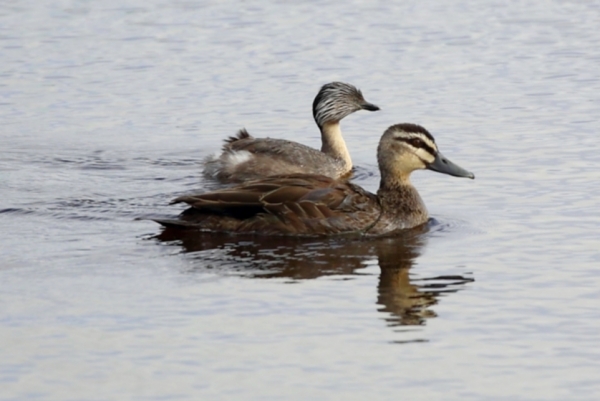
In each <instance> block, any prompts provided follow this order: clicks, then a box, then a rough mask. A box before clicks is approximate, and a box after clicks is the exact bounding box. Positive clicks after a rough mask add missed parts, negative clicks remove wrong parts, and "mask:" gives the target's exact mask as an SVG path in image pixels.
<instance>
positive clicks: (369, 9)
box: [0, 0, 600, 400]
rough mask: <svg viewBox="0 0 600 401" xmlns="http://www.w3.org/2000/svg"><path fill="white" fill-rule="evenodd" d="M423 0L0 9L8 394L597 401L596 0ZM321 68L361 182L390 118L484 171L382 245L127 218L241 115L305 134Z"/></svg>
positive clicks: (418, 178) (186, 182) (243, 120)
mask: <svg viewBox="0 0 600 401" xmlns="http://www.w3.org/2000/svg"><path fill="white" fill-rule="evenodd" d="M438 3H439V4H438ZM438 3H436V4H433V3H431V4H425V3H423V2H418V1H405V2H402V4H396V5H392V4H391V3H390V2H383V1H381V2H373V1H368V2H367V1H355V2H344V3H339V4H338V5H333V4H330V3H328V2H321V1H311V2H304V3H302V4H298V5H291V4H287V3H285V2H263V3H261V4H251V3H248V2H222V1H219V2H217V1H214V2H191V1H173V2H164V1H158V0H150V1H135V0H132V1H125V2H122V1H121V2H115V1H104V2H87V1H47V2H42V3H40V2H34V1H26V0H23V1H6V2H3V3H2V4H1V5H0V55H1V60H2V63H1V64H0V121H2V127H1V128H0V132H1V134H0V149H1V150H0V193H1V194H2V201H1V203H0V224H1V225H2V230H1V231H0V244H1V245H0V246H1V253H0V388H1V391H0V399H2V400H26V399H27V400H29V399H40V400H107V399H132V400H133V399H136V400H140V399H148V400H152V399H161V400H163V399H166V400H198V399H211V400H216V399H247V400H265V399H273V400H275V399H278V400H279V399H288V400H306V399H331V400H339V399H348V400H364V399H367V398H368V399H398V397H400V398H402V399H410V400H450V399H452V400H483V399H485V400H501V399H503V400H504V399H505V400H567V399H568V400H596V399H597V398H598V394H600V381H599V380H598V377H600V376H599V375H600V337H599V336H598V332H599V331H600V308H598V298H599V296H600V243H599V240H598V227H599V226H600V204H599V203H600V202H599V199H600V185H599V184H600V169H598V165H599V163H600V153H599V152H598V148H599V146H598V143H599V142H598V123H597V118H598V115H600V78H599V74H598V65H600V51H599V50H598V49H600V30H598V22H599V21H600V2H599V1H551V0H546V1H543V0H537V1H536V0H532V1H527V2H510V3H506V2H500V1H494V2H486V3H485V4H484V3H481V2H479V1H474V0H473V1H469V0H467V1H458V0H456V1H446V2H438ZM332 80H342V81H346V82H350V83H353V84H355V85H357V86H358V87H360V88H361V89H362V90H363V93H364V95H365V97H366V98H367V99H368V100H369V101H371V102H373V103H375V104H377V105H379V106H380V107H381V109H382V110H381V111H380V112H377V113H366V112H362V113H361V112H359V113H356V114H354V115H352V116H350V117H348V118H347V119H345V120H344V121H343V124H342V126H343V130H344V135H345V137H346V138H347V141H348V145H349V147H350V150H351V153H352V155H353V158H354V162H355V164H356V165H357V166H358V172H357V176H356V182H358V183H359V184H361V185H363V186H365V187H366V188H368V189H370V190H376V188H377V185H378V180H379V178H378V177H379V173H378V171H377V167H376V162H375V149H376V145H377V142H378V140H379V137H380V135H381V133H382V132H383V131H384V129H385V128H386V127H388V126H389V125H391V124H393V123H399V122H414V123H420V124H422V125H424V126H425V127H427V128H428V129H429V130H430V131H431V132H432V133H433V134H434V135H435V136H436V139H437V142H438V144H439V147H440V149H441V151H442V152H443V153H444V154H445V155H446V156H447V157H448V158H450V159H451V160H453V161H454V162H456V163H457V164H459V165H461V166H463V167H464V168H466V169H468V170H471V171H473V172H475V175H476V177H477V179H476V180H474V181H470V180H464V179H457V178H454V177H449V176H444V175H441V174H434V173H432V172H430V171H427V172H418V173H415V174H414V182H415V185H416V186H417V187H418V188H419V191H420V192H421V195H422V196H423V198H424V200H425V202H426V204H427V205H428V208H429V210H430V212H431V215H432V217H433V218H434V220H432V222H431V223H430V224H429V225H428V226H427V227H422V228H420V229H417V230H412V231H410V232H407V233H406V234H405V235H403V236H401V237H399V238H394V239H381V240H373V241H350V240H342V239H332V240H323V241H321V240H305V241H300V240H291V239H289V240H269V239H260V238H253V237H247V238H242V237H240V238H236V237H229V236H204V237H202V236H196V237H191V238H184V239H180V240H173V239H172V238H166V237H164V236H162V237H159V238H156V235H158V234H159V233H160V229H159V227H157V225H156V224H154V223H152V222H149V221H139V220H135V219H136V218H138V217H142V216H150V215H152V216H174V215H176V214H177V213H178V212H179V211H180V210H181V207H178V206H169V205H168V202H169V200H170V199H172V198H173V197H175V196H177V195H180V194H184V193H190V192H194V191H201V190H203V189H207V188H209V187H210V186H211V183H209V182H205V181H204V180H203V178H202V177H201V174H200V162H201V160H202V158H204V157H205V156H207V155H208V154H210V153H212V152H215V151H217V150H218V149H219V147H220V146H221V140H222V138H223V137H225V136H227V135H231V134H233V133H234V132H235V131H236V130H237V129H238V128H241V127H246V128H247V129H248V130H249V131H250V132H251V133H253V134H255V135H257V136H273V137H281V138H288V139H294V140H298V141H301V142H303V143H306V144H309V145H312V146H315V147H318V146H319V134H318V131H317V129H316V127H315V125H314V122H313V121H312V116H311V112H310V111H311V108H310V106H311V103H312V100H313V97H314V96H315V94H316V92H317V90H318V88H319V87H320V85H322V84H323V83H326V82H329V81H332Z"/></svg>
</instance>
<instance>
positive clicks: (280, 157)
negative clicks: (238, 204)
mask: <svg viewBox="0 0 600 401" xmlns="http://www.w3.org/2000/svg"><path fill="white" fill-rule="evenodd" d="M204 174H205V175H206V176H208V177H210V178H217V179H219V180H221V181H225V182H245V181H248V180H255V179H259V178H264V177H271V176H275V175H288V174H320V175H324V176H327V177H332V178H341V177H343V176H345V175H348V174H349V171H348V168H347V166H346V164H345V162H344V161H343V160H341V159H336V158H334V157H332V156H330V155H328V154H325V153H323V152H321V151H319V150H317V149H313V148H311V147H309V146H306V145H303V144H300V143H297V142H293V141H288V140H285V139H274V138H254V137H253V136H251V135H250V134H248V132H247V131H246V130H241V131H240V132H239V133H238V134H237V136H235V137H230V138H229V139H227V140H226V143H225V145H224V146H223V153H222V154H221V155H220V156H218V157H213V158H211V159H208V160H207V161H206V162H205V168H204Z"/></svg>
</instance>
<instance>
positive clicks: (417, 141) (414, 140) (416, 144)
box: [410, 138, 423, 148]
mask: <svg viewBox="0 0 600 401" xmlns="http://www.w3.org/2000/svg"><path fill="white" fill-rule="evenodd" d="M410 144H411V145H412V146H414V147H415V148H420V147H421V146H423V141H422V140H420V139H419V138H412V139H411V140H410Z"/></svg>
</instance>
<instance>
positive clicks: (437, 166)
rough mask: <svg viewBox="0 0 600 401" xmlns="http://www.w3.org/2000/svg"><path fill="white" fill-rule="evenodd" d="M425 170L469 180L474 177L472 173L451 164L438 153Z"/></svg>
mask: <svg viewBox="0 0 600 401" xmlns="http://www.w3.org/2000/svg"><path fill="white" fill-rule="evenodd" d="M427 168H428V169H429V170H433V171H437V172H438V173H444V174H449V175H453V176H455V177H466V178H471V179H474V178H475V175H474V174H473V173H471V172H470V171H467V170H465V169H464V168H462V167H460V166H458V165H456V164H454V163H452V162H451V161H450V160H448V159H446V157H445V156H444V155H443V154H441V153H440V152H438V154H437V156H436V157H435V160H434V161H433V163H431V164H429V165H428V166H427Z"/></svg>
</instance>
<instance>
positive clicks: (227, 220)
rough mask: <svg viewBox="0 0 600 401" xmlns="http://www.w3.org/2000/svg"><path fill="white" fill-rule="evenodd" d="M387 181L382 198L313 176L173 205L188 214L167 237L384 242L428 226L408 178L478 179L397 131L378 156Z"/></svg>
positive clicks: (170, 223)
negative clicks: (429, 174) (431, 174)
mask: <svg viewBox="0 0 600 401" xmlns="http://www.w3.org/2000/svg"><path fill="white" fill-rule="evenodd" d="M377 160H378V163H379V170H380V172H381V181H380V185H379V190H378V191H377V194H372V193H370V192H368V191H366V190H364V189H363V188H361V187H359V186H358V185H355V184H352V183H350V182H342V181H339V180H335V179H333V178H331V177H326V176H323V175H315V174H291V175H281V176H275V177H268V178H264V179H260V180H255V181H251V182H248V183H246V184H242V185H238V186H235V187H232V188H226V189H221V190H217V191H213V192H207V193H204V194H201V195H190V196H181V197H179V198H177V199H175V200H174V201H173V202H172V203H186V204H188V205H189V206H190V207H189V208H188V209H187V210H185V211H184V212H182V213H181V215H180V216H179V218H177V219H173V220H155V221H157V222H158V223H160V224H162V225H163V226H165V227H167V229H174V230H200V231H205V232H206V231H208V232H228V233H245V234H249V233H250V234H261V235H279V236H331V235H352V234H354V235H359V236H382V235H389V234H392V233H394V232H397V231H399V230H404V229H409V228H412V227H416V226H419V225H421V224H423V223H425V222H427V219H428V215H427V209H426V208H425V205H424V203H423V201H422V199H421V197H420V195H419V193H418V192H417V190H416V188H415V187H414V186H413V185H412V184H411V182H410V174H411V173H412V172H413V171H415V170H419V169H429V170H433V171H437V172H439V173H444V174H449V175H452V176H456V177H467V178H475V176H474V175H473V173H470V172H468V171H466V170H464V169H463V168H461V167H459V166H458V165H456V164H454V163H452V162H451V161H450V160H448V159H447V158H446V157H444V156H443V155H442V153H440V151H439V150H438V147H437V145H436V143H435V140H434V138H433V136H431V134H430V133H429V132H428V131H427V130H426V129H425V128H423V127H421V126H419V125H415V124H408V123H404V124H396V125H392V126H391V127H389V128H388V129H387V130H386V131H385V132H384V134H383V136H382V137H381V140H380V142H379V146H378V148H377Z"/></svg>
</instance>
